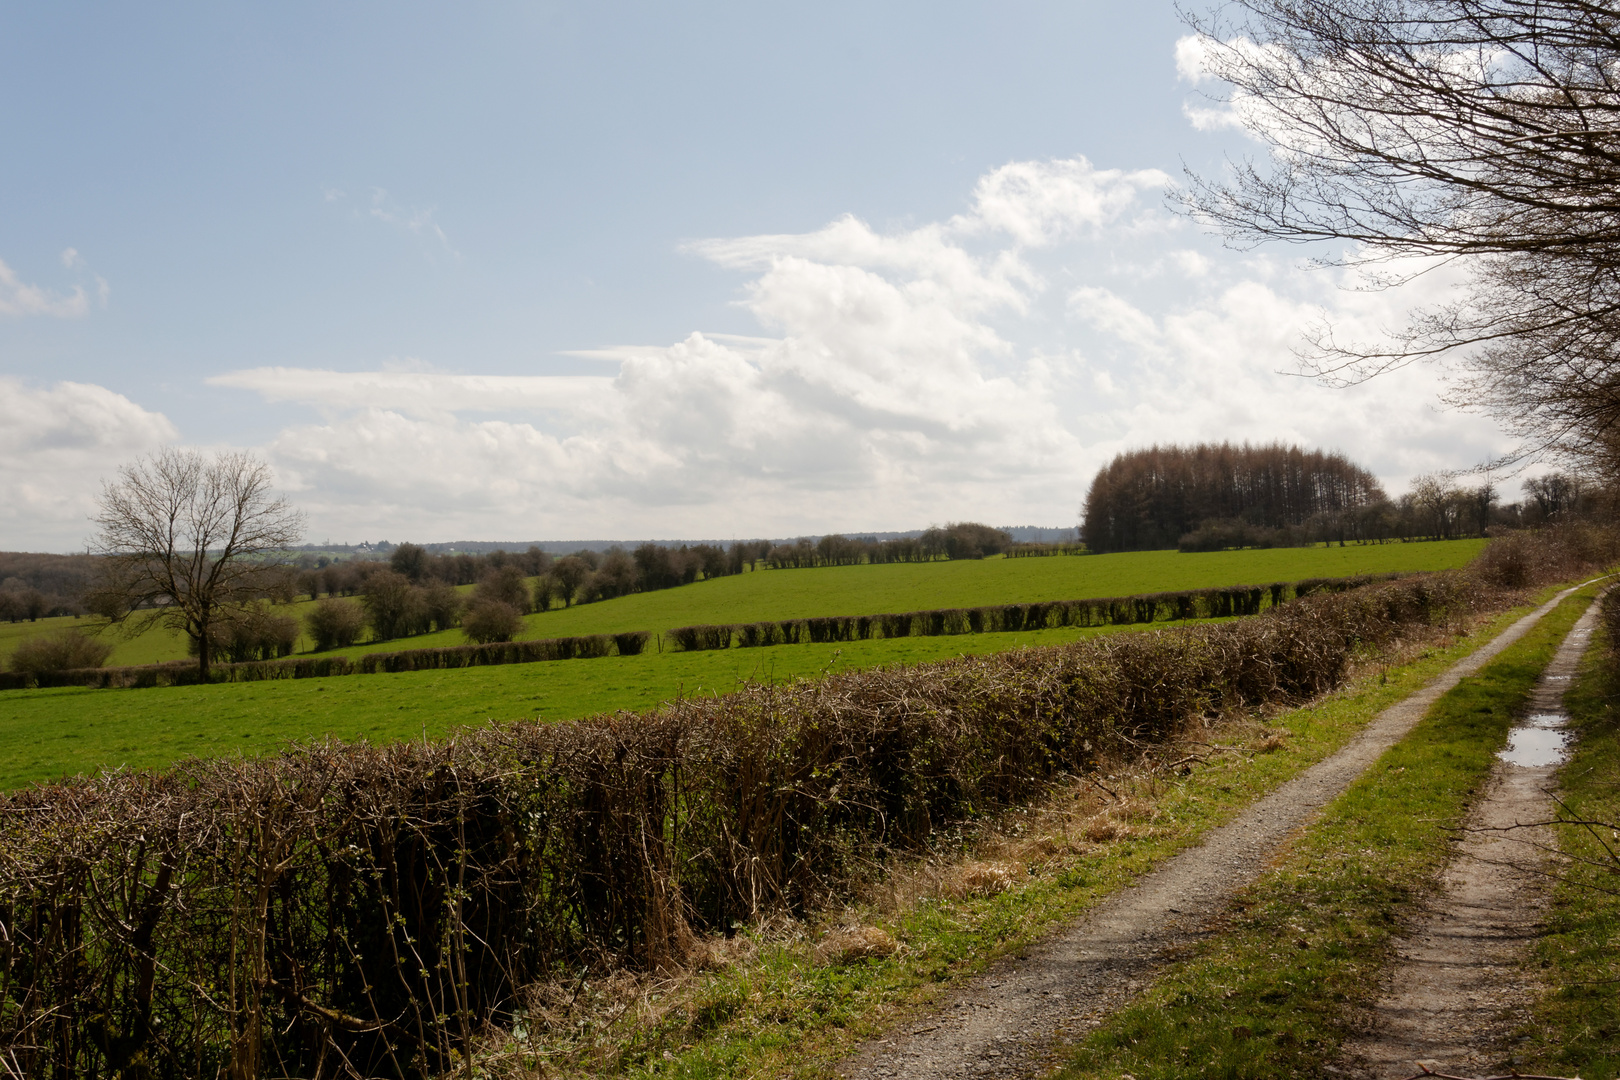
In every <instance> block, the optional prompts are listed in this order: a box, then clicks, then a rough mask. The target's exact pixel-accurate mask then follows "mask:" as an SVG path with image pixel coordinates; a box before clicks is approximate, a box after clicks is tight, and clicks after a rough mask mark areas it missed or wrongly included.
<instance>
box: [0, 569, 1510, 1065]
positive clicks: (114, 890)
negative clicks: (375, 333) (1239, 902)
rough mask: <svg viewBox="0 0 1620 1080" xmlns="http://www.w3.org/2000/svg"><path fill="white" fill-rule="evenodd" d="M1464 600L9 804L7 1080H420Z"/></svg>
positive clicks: (40, 794) (1313, 602) (899, 674)
mask: <svg viewBox="0 0 1620 1080" xmlns="http://www.w3.org/2000/svg"><path fill="white" fill-rule="evenodd" d="M1482 596H1484V591H1483V590H1482V589H1481V588H1480V587H1479V585H1478V584H1477V582H1476V581H1475V580H1474V579H1471V578H1469V577H1468V576H1467V575H1465V574H1461V573H1455V572H1454V573H1448V574H1439V575H1427V576H1422V577H1413V578H1408V579H1405V580H1401V581H1394V582H1386V583H1383V584H1378V585H1373V586H1371V587H1368V588H1363V589H1358V590H1354V591H1349V592H1343V593H1338V594H1333V595H1318V596H1307V597H1304V598H1302V599H1300V600H1299V601H1298V602H1296V603H1290V604H1285V605H1281V606H1278V607H1275V608H1273V609H1271V610H1269V611H1267V612H1266V613H1264V614H1262V615H1260V616H1259V617H1256V618H1252V619H1243V620H1239V621H1236V622H1231V623H1223V624H1218V625H1202V626H1196V625H1195V626H1186V627H1176V628H1169V629H1163V630H1159V631H1156V632H1150V633H1143V634H1123V635H1111V636H1106V637H1101V638H1093V639H1089V640H1086V641H1081V642H1075V643H1071V644H1067V645H1059V646H1046V647H1041V648H1028V649H1019V650H1015V651H1012V652H1006V653H999V654H994V655H991V656H982V657H981V656H971V657H961V658H957V659H954V660H947V661H939V662H934V663H929V664H921V665H916V666H912V667H902V668H893V669H886V670H869V671H859V672H848V673H842V674H837V675H833V676H829V677H826V678H822V679H817V680H803V681H797V682H794V683H791V684H788V685H777V686H770V685H754V686H750V687H748V688H747V689H745V690H743V691H741V692H738V693H735V694H730V695H725V696H721V697H715V698H699V699H687V700H683V701H679V702H676V703H674V704H671V705H668V706H666V707H664V708H661V709H659V710H656V711H654V712H651V713H647V714H639V715H638V714H630V713H620V714H616V715H603V716H597V717H593V718H590V719H586V720H580V721H572V722H564V723H555V724H542V723H534V722H530V723H518V724H506V725H491V726H490V727H488V728H484V729H479V730H477V731H473V732H469V733H466V734H464V735H461V736H458V737H456V738H453V739H449V740H444V741H438V742H431V741H427V740H421V741H414V742H408V743H399V744H394V745H390V746H381V747H378V746H370V745H366V744H358V745H353V744H350V745H346V744H340V743H335V742H329V743H320V744H310V745H303V746H298V747H294V748H291V749H289V750H287V751H285V752H284V753H282V754H280V755H279V756H274V757H266V758H254V759H246V760H241V759H238V760H211V761H193V762H188V763H185V764H182V765H180V766H177V767H175V768H173V769H170V770H167V771H164V772H157V773H130V772H118V773H111V774H104V775H101V776H97V777H90V778H82V779H78V780H74V781H69V782H66V783H63V784H59V785H54V786H43V787H34V788H29V789H25V790H21V791H16V792H12V793H9V794H6V795H4V796H0V930H3V933H0V1055H3V1057H4V1060H5V1061H6V1062H7V1063H8V1065H9V1066H10V1067H11V1068H12V1069H14V1070H16V1071H18V1072H19V1074H20V1075H26V1076H49V1075H54V1076H75V1077H87V1078H98V1077H112V1076H126V1077H127V1076H135V1075H140V1076H144V1077H151V1078H157V1077H189V1076H204V1075H208V1076H212V1075H220V1076H229V1077H233V1078H241V1080H247V1078H251V1077H261V1076H303V1077H311V1078H327V1077H374V1076H389V1077H400V1078H405V1077H411V1078H418V1077H427V1076H431V1075H436V1074H439V1073H442V1072H445V1071H448V1070H449V1069H450V1068H451V1067H452V1066H453V1065H455V1064H456V1063H457V1062H458V1060H460V1058H459V1055H460V1053H461V1051H462V1048H464V1047H466V1046H467V1045H468V1044H469V1042H470V1040H472V1039H473V1038H474V1036H475V1035H476V1034H477V1033H478V1032H479V1031H480V1030H482V1029H483V1028H484V1026H485V1025H486V1024H488V1023H490V1022H495V1023H508V1022H511V1021H512V1020H513V1016H512V1015H510V1010H511V1009H512V1008H514V1002H515V1001H516V1000H517V999H518V997H519V995H518V991H519V990H520V989H521V988H522V987H523V986H524V985H526V984H528V983H530V982H531V981H536V980H540V979H547V978H554V977H560V976H563V975H565V974H568V975H570V976H571V977H572V976H577V975H578V974H579V972H580V971H581V970H582V969H593V968H594V969H602V968H607V967H611V966H614V965H635V966H641V967H646V968H656V967H659V966H662V965H668V964H674V963H679V962H681V961H682V960H683V959H684V958H685V956H686V955H687V953H688V951H689V949H690V947H691V944H692V941H693V936H694V934H695V933H696V932H698V931H713V930H724V929H725V928H727V927H731V926H734V925H736V924H737V923H738V922H739V921H747V920H753V919H757V918H760V917H762V916H763V915H766V914H768V913H770V912H775V911H784V910H786V911H803V910H805V909H807V908H809V907H812V906H814V905H816V904H819V903H822V902H825V901H826V900H828V899H831V898H835V897H837V896H839V895H841V894H842V892H843V890H845V889H846V888H847V887H848V885H849V883H850V882H851V881H852V880H853V878H854V877H856V876H858V875H859V874H861V873H864V872H866V871H867V869H868V868H869V867H870V866H871V865H872V860H873V859H876V858H880V857H882V856H883V855H884V853H886V852H892V851H897V850H916V849H919V848H921V847H923V846H925V845H927V844H928V843H929V842H930V841H931V839H932V838H933V837H934V835H935V834H936V832H937V830H939V829H941V828H944V827H949V826H950V825H951V823H953V822H958V821H961V820H963V819H965V818H968V817H972V816H974V815H978V814H983V813H986V812H993V811H995V810H997V809H998V808H1003V807H1008V806H1012V805H1018V804H1022V803H1024V802H1027V801H1028V800H1029V799H1030V798H1032V797H1034V796H1036V795H1038V794H1039V793H1040V792H1041V791H1042V790H1043V789H1044V788H1045V786H1046V785H1048V784H1050V783H1052V782H1054V781H1057V780H1061V779H1062V778H1063V777H1065V776H1068V775H1073V774H1077V773H1083V772H1085V771H1088V770H1089V769H1091V768H1093V767H1094V765H1095V763H1096V761H1097V760H1098V757H1099V756H1100V755H1102V754H1105V753H1107V752H1109V751H1111V750H1113V749H1116V748H1119V747H1121V746H1123V745H1125V744H1127V743H1133V744H1134V743H1140V742H1141V741H1143V740H1162V739H1165V738H1168V737H1170V736H1172V735H1174V734H1175V733H1176V732H1178V731H1179V730H1182V729H1183V728H1185V727H1186V726H1188V725H1192V724H1200V723H1202V722H1203V721H1204V720H1205V719H1206V718H1208V717H1211V716H1215V715H1219V714H1222V713H1225V712H1229V711H1234V710H1240V709H1246V708H1253V707H1257V706H1262V705H1271V704H1278V705H1281V704H1289V703H1295V702H1300V701H1303V700H1307V699H1309V698H1311V697H1314V696H1315V695H1317V694H1320V693H1322V692H1324V691H1326V690H1329V689H1331V688H1333V687H1335V686H1337V685H1339V684H1340V683H1341V682H1342V681H1343V680H1344V678H1345V675H1346V672H1347V671H1348V669H1349V667H1350V665H1351V662H1352V660H1353V659H1354V658H1355V657H1357V656H1358V655H1367V654H1369V653H1371V652H1373V651H1376V650H1380V649H1383V648H1386V647H1388V645H1389V644H1390V643H1391V642H1392V641H1395V640H1397V639H1398V638H1400V637H1402V636H1403V635H1409V634H1410V633H1411V632H1412V630H1413V628H1414V627H1417V626H1425V625H1431V624H1435V623H1439V622H1443V621H1447V620H1451V619H1454V618H1457V617H1460V616H1462V615H1463V614H1465V613H1466V612H1467V611H1468V609H1470V607H1472V606H1473V605H1475V604H1477V603H1478V602H1479V601H1480V599H1481V597H1482Z"/></svg>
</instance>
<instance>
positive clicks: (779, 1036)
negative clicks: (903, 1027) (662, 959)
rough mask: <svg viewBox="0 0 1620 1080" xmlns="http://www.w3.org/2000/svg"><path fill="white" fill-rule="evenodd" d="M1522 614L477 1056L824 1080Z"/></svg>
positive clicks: (597, 983)
mask: <svg viewBox="0 0 1620 1080" xmlns="http://www.w3.org/2000/svg"><path fill="white" fill-rule="evenodd" d="M1525 610H1526V609H1523V608H1521V609H1518V610H1516V611H1512V612H1506V613H1502V614H1499V615H1497V616H1495V617H1493V618H1491V619H1490V620H1488V621H1487V622H1486V623H1485V624H1484V625H1481V626H1479V627H1476V628H1475V630H1474V632H1473V633H1472V634H1471V635H1468V636H1465V637H1458V638H1449V639H1443V640H1437V641H1435V642H1432V643H1430V644H1428V645H1425V646H1423V647H1421V648H1418V649H1416V650H1415V651H1414V653H1413V654H1412V655H1409V656H1406V657H1404V658H1402V660H1401V661H1400V662H1396V663H1392V664H1390V665H1389V666H1387V667H1383V666H1375V667H1371V668H1370V669H1369V672H1368V673H1367V674H1366V675H1364V676H1363V677H1362V678H1360V679H1358V680H1357V681H1355V682H1354V683H1352V684H1351V685H1350V686H1348V687H1347V688H1346V689H1345V690H1344V691H1341V692H1340V693H1337V694H1334V695H1331V696H1329V697H1328V698H1326V699H1324V700H1323V701H1321V702H1319V703H1317V704H1315V705H1312V706H1310V707H1307V708H1302V709H1297V710H1293V711H1291V712H1287V713H1283V714H1281V715H1278V716H1275V717H1272V718H1270V719H1269V720H1267V721H1265V722H1260V721H1257V720H1247V721H1239V722H1237V723H1236V724H1235V725H1233V726H1232V727H1231V728H1230V729H1228V731H1226V732H1223V734H1222V738H1221V741H1224V742H1228V743H1231V742H1238V743H1242V744H1246V745H1247V747H1248V748H1249V749H1250V750H1251V751H1259V752H1251V753H1247V754H1236V755H1228V756H1225V757H1222V758H1219V759H1216V760H1215V761H1213V762H1211V763H1209V764H1207V765H1204V766H1201V767H1198V768H1195V769H1194V770H1193V771H1192V772H1191V773H1190V774H1189V775H1186V776H1179V775H1175V774H1168V773H1165V772H1162V771H1156V770H1154V769H1152V768H1151V767H1149V768H1145V769H1139V770H1136V771H1133V772H1131V773H1129V774H1127V775H1121V776H1118V777H1115V778H1109V784H1110V786H1111V787H1114V789H1115V790H1116V791H1117V792H1119V794H1121V795H1123V796H1124V800H1123V802H1121V803H1108V804H1106V805H1105V804H1104V802H1103V800H1102V799H1101V798H1100V797H1098V796H1097V794H1096V792H1095V791H1094V790H1088V789H1086V788H1084V787H1076V788H1074V789H1072V790H1068V791H1064V792H1059V793H1057V795H1056V797H1055V798H1054V799H1053V800H1052V801H1050V802H1049V803H1047V804H1046V805H1044V806H1042V807H1036V808H1032V809H1031V810H1030V811H1028V812H1027V813H1024V814H1013V815H1008V817H1007V818H1006V819H1003V820H1002V821H1001V822H998V823H997V824H996V827H994V828H989V829H986V830H984V831H983V832H981V833H980V834H979V835H978V836H976V837H975V836H972V835H968V834H964V835H962V836H960V837H958V838H956V841H955V843H954V844H952V843H949V842H946V843H942V845H941V847H940V849H939V850H938V851H937V852H936V853H935V858H934V859H932V860H930V861H929V862H926V863H911V864H904V865H898V866H889V867H883V868H877V869H876V870H875V871H874V877H873V881H872V887H871V888H869V889H868V890H866V894H865V895H864V897H863V898H862V899H861V900H860V902H858V903H853V904H852V905H851V906H850V907H849V908H847V909H844V910H839V911H832V912H824V913H820V914H819V915H817V916H813V917H812V918H810V919H808V920H807V921H804V922H783V923H779V924H776V925H773V926H766V927H763V928H739V931H740V932H739V933H738V934H737V935H736V937H734V938H733V939H731V940H730V941H727V942H716V943H713V946H712V948H713V954H712V955H713V959H714V960H715V961H716V963H715V965H714V966H713V967H712V968H711V969H710V970H704V971H698V972H695V973H685V974H681V975H677V976H669V977H662V978H641V979H637V978H633V977H631V976H629V975H623V974H621V975H618V976H612V977H603V978H601V979H594V978H592V977H590V976H589V975H587V974H585V973H582V974H581V976H580V978H579V980H578V981H577V982H575V983H573V984H570V985H567V986H556V987H541V988H537V989H536V992H535V996H534V999H533V1000H532V1001H531V1003H530V1007H529V1009H528V1012H527V1015H526V1018H525V1021H524V1023H523V1024H522V1025H520V1027H519V1029H518V1031H517V1032H516V1033H515V1034H514V1035H513V1037H511V1038H508V1039H504V1040H503V1039H494V1040H491V1041H490V1042H489V1043H488V1044H486V1046H485V1047H484V1052H483V1054H482V1055H481V1058H482V1062H481V1063H483V1064H484V1065H485V1067H486V1068H487V1069H489V1070H490V1072H491V1074H492V1075H512V1076H517V1075H533V1074H535V1073H536V1072H539V1073H541V1074H543V1075H547V1076H554V1075H578V1076H586V1075H593V1076H598V1075H613V1076H627V1077H642V1076H681V1077H733V1076H750V1075H770V1076H828V1075H831V1067H832V1064H833V1063H834V1062H836V1061H837V1060H838V1059H839V1058H840V1057H841V1056H843V1055H844V1054H845V1053H847V1052H848V1051H849V1050H850V1049H851V1048H852V1047H853V1046H854V1045H855V1044H856V1043H857V1042H859V1041H860V1040H861V1039H863V1038H867V1037H870V1036H872V1035H874V1034H877V1033H879V1032H881V1031H882V1030H884V1029H885V1028H886V1027H887V1026H888V1025H890V1024H892V1023H893V1022H895V1021H896V1020H897V1019H899V1018H901V1017H904V1016H906V1015H908V1014H910V1013H913V1012H915V1011H917V1010H920V1009H924V1008H926V1007H927V1006H928V1005H929V1004H930V1003H931V1002H934V1001H936V1000H938V999H939V998H940V997H942V996H943V995H944V994H946V993H948V992H949V990H950V988H951V986H952V985H953V984H954V983H955V982H956V981H958V980H959V979H961V978H962V977H964V976H967V975H971V974H973V973H975V972H977V971H980V970H982V969H983V968H984V967H985V965H986V964H988V963H989V962H990V961H992V960H993V959H995V958H996V957H998V956H1000V955H1003V954H1005V953H1007V952H1009V951H1014V950H1017V949H1019V948H1021V947H1023V946H1024V945H1025V944H1027V943H1028V942H1030V941H1032V940H1033V939H1034V938H1036V937H1037V936H1039V935H1040V934H1042V933H1043V932H1045V931H1047V930H1049V929H1050V928H1051V927H1052V926H1054V925H1055V924H1058V923H1062V922H1065V921H1068V920H1070V919H1072V918H1074V917H1076V916H1078V915H1079V914H1081V913H1083V912H1084V911H1085V910H1087V909H1088V908H1089V907H1091V906H1092V905H1094V904H1095V903H1097V902H1098V901H1100V900H1101V899H1103V898H1105V897H1107V896H1109V895H1110V894H1112V893H1114V892H1116V891H1117V890H1118V889H1120V888H1121V887H1123V886H1124V885H1126V884H1128V883H1129V882H1131V881H1132V880H1135V879H1136V878H1137V877H1139V876H1140V875H1141V874H1143V873H1145V872H1146V871H1148V870H1150V869H1151V868H1153V867H1154V866H1156V865H1158V864H1160V863H1162V862H1163V861H1164V860H1166V859H1167V858H1169V857H1171V856H1172V855H1174V854H1175V853H1177V852H1178V851H1180V850H1182V849H1184V848H1187V847H1189V846H1191V845H1193V844H1196V843H1197V842H1198V841H1199V839H1200V838H1201V837H1202V835H1203V834H1204V833H1205V832H1206V831H1207V830H1208V829H1210V828H1212V827H1215V826H1217V825H1220V824H1222V823H1224V822H1226V821H1228V820H1230V819H1231V818H1232V817H1233V816H1235V815H1236V814H1237V813H1239V812H1240V811H1241V810H1242V809H1243V808H1244V807H1245V806H1247V805H1248V804H1249V803H1250V802H1252V801H1253V800H1254V799H1255V798H1257V797H1259V796H1261V795H1263V794H1265V793H1266V792H1269V791H1271V790H1273V789H1274V788H1276V787H1277V786H1278V785H1280V784H1282V783H1283V782H1285V781H1286V780H1288V779H1289V778H1291V777H1292V776H1294V775H1296V774H1297V773H1299V772H1300V771H1301V770H1303V769H1305V768H1307V767H1309V766H1310V765H1312V764H1314V763H1315V762H1317V761H1320V760H1321V759H1323V758H1324V757H1327V756H1328V755H1330V754H1332V753H1333V752H1334V751H1336V750H1337V749H1338V748H1339V747H1341V746H1342V745H1344V743H1345V742H1346V741H1348V740H1349V739H1350V738H1351V737H1352V736H1353V735H1354V734H1355V733H1356V732H1357V731H1359V730H1360V729H1361V728H1362V727H1363V726H1365V724H1366V723H1367V722H1368V720H1370V719H1371V718H1372V717H1373V716H1374V715H1376V714H1377V713H1378V712H1379V711H1381V710H1382V709H1384V708H1385V707H1387V706H1388V705H1390V704H1392V703H1394V702H1395V701H1397V700H1399V699H1400V698H1402V697H1404V696H1405V695H1407V694H1409V693H1411V692H1412V691H1413V690H1415V689H1417V688H1418V687H1419V686H1421V685H1423V684H1424V683H1425V682H1426V681H1428V680H1429V679H1430V678H1432V677H1433V676H1434V675H1436V674H1438V673H1439V672H1440V671H1442V670H1444V669H1445V668H1446V667H1447V666H1449V665H1450V664H1451V663H1453V662H1455V661H1456V660H1457V659H1459V658H1460V657H1462V656H1463V655H1466V654H1467V653H1468V652H1471V651H1472V650H1473V649H1474V648H1476V647H1477V646H1478V645H1479V644H1480V643H1482V642H1483V641H1486V640H1489V639H1490V638H1491V637H1492V636H1494V635H1495V633H1497V632H1499V631H1500V630H1501V629H1502V628H1504V627H1505V626H1506V625H1507V624H1508V623H1510V622H1511V621H1512V620H1513V619H1514V618H1517V617H1518V616H1519V615H1522V614H1523V613H1524V611H1525ZM1538 640H1539V639H1538ZM1267 751H1269V752H1267ZM997 875H1002V876H1003V877H1004V879H1005V880H1006V881H1009V882H1016V884H1013V885H1012V887H1011V888H1006V889H1004V890H999V891H997V890H996V889H994V888H992V889H990V890H988V894H987V895H986V894H985V893H986V892H987V890H986V889H985V888H984V882H985V881H987V880H988V881H995V880H996V879H997ZM975 882H978V884H975ZM855 927H875V928H876V929H877V930H879V931H881V932H882V934H883V935H885V936H886V937H887V939H888V940H889V942H890V943H892V951H888V949H889V946H885V947H884V948H878V949H874V950H871V951H873V952H877V953H884V954H885V955H869V956H866V957H859V958H854V959H847V960H845V961H842V962H841V961H839V960H837V959H829V957H828V951H829V950H828V944H829V942H832V941H835V940H837V939H838V933H839V931H840V930H846V931H847V930H849V929H851V928H855ZM878 940H882V938H879V939H878ZM1116 1074H1117V1070H1116ZM1178 1075H1188V1073H1187V1072H1186V1071H1181V1072H1179V1073H1178Z"/></svg>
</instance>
